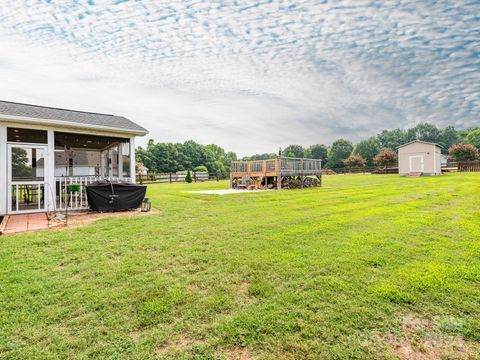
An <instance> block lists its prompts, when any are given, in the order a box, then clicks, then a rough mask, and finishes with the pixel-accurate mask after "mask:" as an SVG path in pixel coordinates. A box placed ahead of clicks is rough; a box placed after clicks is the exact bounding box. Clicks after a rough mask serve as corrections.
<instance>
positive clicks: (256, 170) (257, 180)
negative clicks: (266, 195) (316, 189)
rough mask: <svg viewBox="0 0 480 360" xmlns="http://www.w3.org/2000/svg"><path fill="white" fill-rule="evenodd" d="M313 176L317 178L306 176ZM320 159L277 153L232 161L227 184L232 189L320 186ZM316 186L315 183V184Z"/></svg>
mask: <svg viewBox="0 0 480 360" xmlns="http://www.w3.org/2000/svg"><path fill="white" fill-rule="evenodd" d="M312 176H313V177H316V178H317V180H318V181H313V180H312V179H308V177H312ZM321 176H322V160H320V159H301V158H290V157H284V156H279V157H277V158H276V159H270V160H252V161H232V163H231V166H230V185H231V187H232V188H240V187H242V188H251V187H252V186H253V187H255V188H259V187H266V188H278V189H281V188H282V184H283V187H291V186H290V184H291V185H292V186H293V184H294V183H295V184H296V185H295V187H297V185H298V187H311V186H320V185H321ZM317 182H318V183H319V185H314V184H316V183H317Z"/></svg>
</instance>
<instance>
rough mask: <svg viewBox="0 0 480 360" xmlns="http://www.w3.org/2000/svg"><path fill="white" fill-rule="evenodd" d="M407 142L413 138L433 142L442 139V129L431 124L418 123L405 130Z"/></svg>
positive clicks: (438, 141)
mask: <svg viewBox="0 0 480 360" xmlns="http://www.w3.org/2000/svg"><path fill="white" fill-rule="evenodd" d="M406 140H407V142H409V141H413V140H422V141H428V142H433V143H440V142H441V141H442V131H441V130H440V129H438V128H437V127H436V126H435V125H432V124H427V123H424V124H419V125H417V126H415V127H413V128H411V129H408V130H407V139H406Z"/></svg>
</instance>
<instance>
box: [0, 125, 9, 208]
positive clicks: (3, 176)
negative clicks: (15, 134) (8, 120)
mask: <svg viewBox="0 0 480 360" xmlns="http://www.w3.org/2000/svg"><path fill="white" fill-rule="evenodd" d="M7 156H8V155H7V127H6V126H5V125H0V214H2V215H3V214H6V213H7V202H8V199H7V186H8V184H7V174H8V168H7V166H8V163H7Z"/></svg>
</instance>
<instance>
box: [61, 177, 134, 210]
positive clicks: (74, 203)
mask: <svg viewBox="0 0 480 360" xmlns="http://www.w3.org/2000/svg"><path fill="white" fill-rule="evenodd" d="M102 180H108V181H112V182H124V183H130V182H131V179H130V178H126V177H124V178H119V177H102V176H62V177H55V190H56V200H55V201H56V204H55V207H56V209H57V210H65V209H66V207H68V210H86V209H88V200H87V191H86V186H87V185H89V184H91V183H94V182H97V181H102ZM70 185H79V187H80V189H79V191H78V192H69V191H68V187H69V186H70Z"/></svg>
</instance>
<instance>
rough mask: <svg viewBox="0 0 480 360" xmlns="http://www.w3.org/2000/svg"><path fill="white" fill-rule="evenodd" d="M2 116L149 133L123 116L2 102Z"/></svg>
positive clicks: (0, 105)
mask: <svg viewBox="0 0 480 360" xmlns="http://www.w3.org/2000/svg"><path fill="white" fill-rule="evenodd" d="M1 115H11V116H19V117H29V118H37V119H47V120H58V121H65V122H70V123H76V124H80V125H82V124H83V125H86V126H100V127H111V128H115V129H124V130H132V131H133V132H140V133H145V134H146V133H147V132H148V131H147V130H146V129H145V128H143V127H141V126H140V125H137V124H135V123H134V122H133V121H131V120H128V119H127V118H125V117H123V116H115V115H109V114H99V113H93V112H86V111H77V110H68V109H60V108H53V107H47V106H39V105H30V104H22V103H15V102H10V101H1V100H0V117H1Z"/></svg>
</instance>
